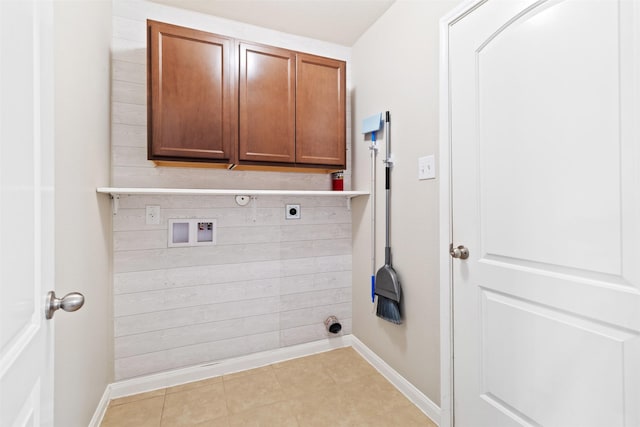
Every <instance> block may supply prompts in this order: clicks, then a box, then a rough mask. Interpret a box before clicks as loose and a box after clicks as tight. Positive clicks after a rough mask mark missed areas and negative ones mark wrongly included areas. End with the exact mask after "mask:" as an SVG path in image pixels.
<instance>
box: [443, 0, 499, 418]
mask: <svg viewBox="0 0 640 427" xmlns="http://www.w3.org/2000/svg"><path fill="white" fill-rule="evenodd" d="M487 1H488V0H463V1H462V3H460V4H459V5H458V6H456V7H455V8H454V9H453V10H452V11H451V12H449V13H448V14H446V15H444V16H443V17H442V18H441V19H440V31H439V33H440V69H439V76H440V77H439V80H440V85H439V90H440V106H439V110H440V121H439V125H440V138H439V139H440V142H439V146H438V148H439V157H440V159H439V164H438V167H439V168H440V177H439V181H440V182H439V186H438V190H439V192H440V196H439V204H440V212H439V223H440V226H439V232H440V237H439V247H440V263H439V266H440V280H439V283H440V427H453V426H454V423H455V420H454V403H455V402H454V382H453V378H454V371H453V355H454V348H453V335H454V330H453V273H452V263H451V256H450V255H449V243H453V241H452V235H453V234H452V233H453V222H452V207H451V203H452V197H451V192H452V187H451V170H452V165H451V128H450V120H451V116H450V112H451V108H450V107H451V106H450V96H449V29H450V27H451V26H452V25H453V24H455V23H456V22H457V21H458V20H460V19H461V18H463V17H464V16H465V15H467V14H469V13H470V12H472V11H473V10H474V9H476V8H477V7H479V6H481V5H482V4H484V3H485V2H487Z"/></svg>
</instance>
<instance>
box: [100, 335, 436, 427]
mask: <svg viewBox="0 0 640 427" xmlns="http://www.w3.org/2000/svg"><path fill="white" fill-rule="evenodd" d="M349 346H352V347H353V348H354V349H355V350H356V351H357V352H358V353H359V354H360V355H362V357H364V358H365V359H366V360H367V361H368V362H369V363H371V365H373V367H374V368H376V369H377V370H378V371H379V372H380V373H381V374H382V375H383V376H384V377H385V378H387V379H388V380H389V381H390V382H391V384H393V385H394V386H395V387H396V388H397V389H398V390H399V391H400V392H401V393H402V394H404V395H405V396H406V397H407V398H408V399H409V400H410V401H411V402H413V403H414V404H415V405H416V406H417V407H418V408H419V409H420V410H421V411H422V412H424V413H425V414H426V415H427V416H428V417H429V418H431V419H432V420H433V421H434V422H435V423H436V424H438V425H439V423H440V408H439V407H438V405H436V404H435V403H433V402H432V401H431V400H430V399H429V398H428V397H427V396H425V395H424V394H423V393H421V392H420V390H418V389H417V388H415V387H414V386H413V385H412V384H411V383H410V382H409V381H407V380H406V379H404V378H403V377H402V376H401V375H400V374H398V373H397V372H396V371H395V370H394V369H393V368H391V366H389V365H388V364H387V363H386V362H385V361H383V360H382V359H381V358H380V357H378V355H376V354H375V353H374V352H373V351H371V349H369V347H367V346H366V345H364V344H363V343H362V341H360V340H359V339H357V338H356V337H354V336H353V335H345V336H342V337H336V338H328V339H324V340H320V341H314V342H310V343H306V344H300V345H296V346H291V347H285V348H278V349H275V350H269V351H264V352H260V353H255V354H250V355H247V356H241V357H236V358H233V359H227V360H222V361H220V362H216V363H212V364H208V365H202V366H193V367H189V368H184V369H176V370H174V371H166V372H160V373H157V374H152V375H146V376H144V377H138V378H131V379H128V380H124V381H118V382H115V383H113V384H109V385H108V386H107V388H106V389H105V391H104V394H103V396H102V399H100V403H99V404H98V407H97V408H96V411H95V413H94V415H93V418H92V419H91V422H90V424H89V427H99V425H100V422H102V418H103V417H104V414H105V412H106V411H107V407H108V406H109V401H110V400H111V399H116V398H118V397H124V396H129V395H132V394H138V393H144V392H147V391H153V390H157V389H160V388H165V387H172V386H176V385H180V384H184V383H188V382H192V381H200V380H204V379H207V378H212V377H217V376H220V375H227V374H231V373H234V372H238V371H244V370H247V369H254V368H259V367H261V366H266V365H270V364H272V363H278V362H283V361H285V360H289V359H295V358H298V357H303V356H309V355H312V354H316V353H322V352H325V351H329V350H333V349H336V348H341V347H349Z"/></svg>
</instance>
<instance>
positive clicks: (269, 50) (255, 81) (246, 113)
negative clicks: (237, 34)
mask: <svg viewBox="0 0 640 427" xmlns="http://www.w3.org/2000/svg"><path fill="white" fill-rule="evenodd" d="M239 90H240V141H239V153H240V160H246V161H258V162H276V163H293V162H294V161H295V103H296V101H295V53H294V52H290V51H288V50H284V49H277V48H273V47H268V46H260V45H253V44H248V43H241V44H240V87H239Z"/></svg>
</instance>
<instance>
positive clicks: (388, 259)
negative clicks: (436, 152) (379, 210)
mask: <svg viewBox="0 0 640 427" xmlns="http://www.w3.org/2000/svg"><path fill="white" fill-rule="evenodd" d="M385 122H386V124H387V126H386V129H385V132H384V136H385V146H386V150H387V158H386V159H385V165H386V168H385V179H384V181H385V182H384V189H385V195H386V199H387V200H386V205H385V227H386V230H385V247H384V263H385V265H391V246H390V240H391V239H390V232H389V222H390V218H389V215H390V212H391V146H390V141H391V118H390V116H389V112H388V111H387V113H386V118H385Z"/></svg>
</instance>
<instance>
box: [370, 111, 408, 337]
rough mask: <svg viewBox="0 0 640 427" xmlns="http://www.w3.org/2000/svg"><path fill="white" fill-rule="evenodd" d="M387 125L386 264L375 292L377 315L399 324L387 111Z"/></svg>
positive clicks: (376, 282) (398, 286)
mask: <svg viewBox="0 0 640 427" xmlns="http://www.w3.org/2000/svg"><path fill="white" fill-rule="evenodd" d="M385 122H386V124H387V126H386V129H385V140H386V141H385V142H386V144H385V145H386V150H387V158H386V160H385V161H384V163H385V165H386V168H385V186H384V187H385V195H386V206H385V227H386V230H385V247H384V265H383V266H382V267H380V269H379V270H378V272H377V273H376V280H375V294H376V295H377V296H378V305H377V308H376V315H377V316H378V317H380V318H382V319H384V320H387V321H389V322H391V323H395V324H396V325H399V324H401V323H402V317H401V316H400V297H401V296H402V288H401V287H400V281H399V280H398V275H397V274H396V272H395V270H394V269H393V266H392V265H391V246H390V244H389V240H390V239H389V234H390V233H389V216H390V205H391V199H390V196H391V159H390V157H391V156H390V153H391V149H390V145H389V143H390V140H391V135H390V134H391V120H390V117H389V112H388V111H387V112H386V120H385Z"/></svg>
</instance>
